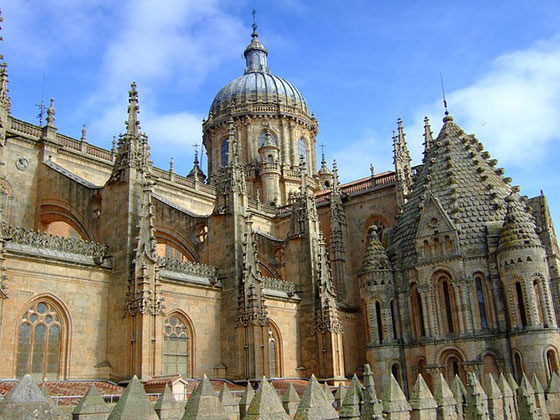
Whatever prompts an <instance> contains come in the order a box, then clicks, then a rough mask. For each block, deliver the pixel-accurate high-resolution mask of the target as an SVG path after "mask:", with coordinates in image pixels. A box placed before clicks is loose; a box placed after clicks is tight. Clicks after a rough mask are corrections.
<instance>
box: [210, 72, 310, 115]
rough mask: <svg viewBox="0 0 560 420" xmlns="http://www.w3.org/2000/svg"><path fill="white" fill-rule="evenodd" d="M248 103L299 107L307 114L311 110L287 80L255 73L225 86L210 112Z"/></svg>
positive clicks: (268, 74)
mask: <svg viewBox="0 0 560 420" xmlns="http://www.w3.org/2000/svg"><path fill="white" fill-rule="evenodd" d="M248 102H252V103H258V104H277V103H280V104H281V105H288V106H294V107H297V108H298V109H299V110H300V111H302V112H304V113H305V114H309V109H308V108H307V104H306V103H305V99H304V98H303V96H302V94H301V93H300V92H299V90H297V89H296V87H295V86H294V85H292V84H291V83H290V82H288V81H287V80H284V79H282V78H281V77H278V76H275V75H273V74H270V73H264V72H254V73H248V74H244V75H243V76H241V77H238V78H237V79H234V80H232V81H231V82H229V83H228V84H227V85H225V86H224V87H223V88H222V89H221V90H220V91H219V92H218V94H217V95H216V97H215V98H214V102H212V106H211V107H210V112H211V113H213V114H214V115H216V114H217V113H218V112H220V111H222V110H224V109H226V108H229V107H230V106H232V105H233V104H234V103H235V105H241V104H246V103H248Z"/></svg>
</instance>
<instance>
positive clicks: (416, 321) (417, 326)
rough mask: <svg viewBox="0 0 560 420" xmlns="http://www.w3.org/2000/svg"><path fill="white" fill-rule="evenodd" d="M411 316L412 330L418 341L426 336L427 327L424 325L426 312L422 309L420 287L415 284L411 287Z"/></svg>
mask: <svg viewBox="0 0 560 420" xmlns="http://www.w3.org/2000/svg"><path fill="white" fill-rule="evenodd" d="M410 300H411V307H412V308H411V309H412V311H411V316H412V319H411V320H410V321H411V324H412V330H413V331H414V335H415V337H416V339H419V338H421V337H425V336H426V327H425V325H424V310H423V309H422V297H421V296H420V293H419V292H418V286H417V285H416V284H415V283H414V284H413V285H412V287H411V294H410Z"/></svg>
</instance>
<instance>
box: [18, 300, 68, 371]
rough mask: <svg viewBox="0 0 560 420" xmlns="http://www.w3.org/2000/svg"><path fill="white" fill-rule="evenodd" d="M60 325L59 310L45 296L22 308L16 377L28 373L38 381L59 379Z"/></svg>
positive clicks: (61, 331)
mask: <svg viewBox="0 0 560 420" xmlns="http://www.w3.org/2000/svg"><path fill="white" fill-rule="evenodd" d="M63 325H64V324H63V322H62V318H61V314H60V313H59V311H57V309H56V308H55V306H54V305H52V304H51V303H50V302H49V301H47V300H39V301H37V302H35V303H34V304H32V305H31V307H30V308H29V309H28V310H27V311H25V313H24V314H23V318H22V320H21V323H20V325H19V334H18V349H17V364H16V377H18V378H19V377H22V376H23V375H25V374H27V373H30V374H31V375H32V376H33V378H34V379H35V380H38V381H42V380H45V379H48V380H56V379H59V376H60V371H61V353H62V340H63V332H64V331H63Z"/></svg>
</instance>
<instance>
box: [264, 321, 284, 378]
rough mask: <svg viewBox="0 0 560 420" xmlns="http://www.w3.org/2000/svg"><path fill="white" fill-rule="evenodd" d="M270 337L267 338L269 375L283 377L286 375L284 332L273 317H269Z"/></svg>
mask: <svg viewBox="0 0 560 420" xmlns="http://www.w3.org/2000/svg"><path fill="white" fill-rule="evenodd" d="M267 333H268V338H267V346H268V357H269V359H268V360H269V365H268V371H269V376H270V377H273V378H281V377H283V376H284V370H283V368H284V363H283V360H284V354H283V353H284V352H283V348H284V346H283V343H282V334H281V332H280V328H278V324H276V322H274V321H273V320H272V319H270V318H269V319H268V330H267Z"/></svg>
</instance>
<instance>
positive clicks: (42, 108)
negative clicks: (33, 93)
mask: <svg viewBox="0 0 560 420" xmlns="http://www.w3.org/2000/svg"><path fill="white" fill-rule="evenodd" d="M44 99H45V72H43V87H42V89H41V102H39V103H38V104H35V106H36V107H37V108H39V115H37V118H39V127H42V126H43V115H44V114H45V111H46V109H47V107H46V106H45V101H44Z"/></svg>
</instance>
